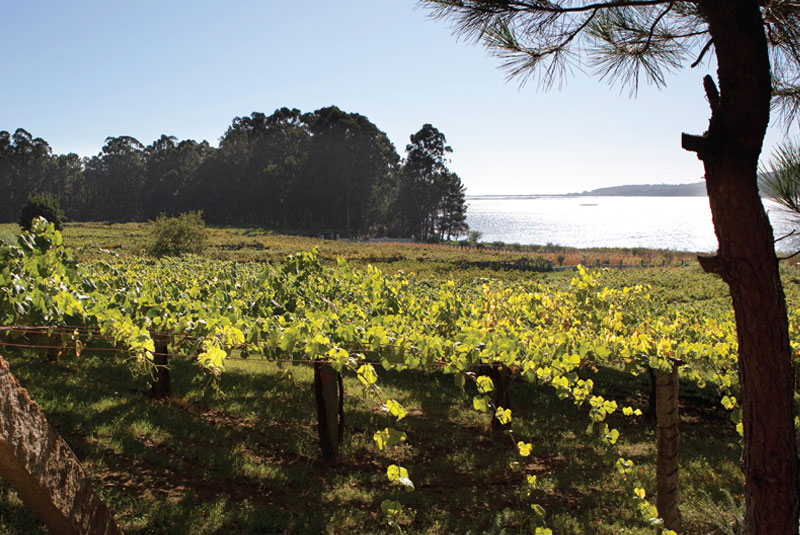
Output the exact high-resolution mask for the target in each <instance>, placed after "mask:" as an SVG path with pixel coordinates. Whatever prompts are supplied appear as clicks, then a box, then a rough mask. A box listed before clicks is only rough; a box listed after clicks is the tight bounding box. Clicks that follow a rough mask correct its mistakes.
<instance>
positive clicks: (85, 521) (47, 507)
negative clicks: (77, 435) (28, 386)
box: [0, 358, 122, 535]
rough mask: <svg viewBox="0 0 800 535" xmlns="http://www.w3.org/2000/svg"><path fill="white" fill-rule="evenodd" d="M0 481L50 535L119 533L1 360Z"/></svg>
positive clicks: (76, 463) (65, 448)
mask: <svg viewBox="0 0 800 535" xmlns="http://www.w3.org/2000/svg"><path fill="white" fill-rule="evenodd" d="M0 477H2V478H3V479H5V480H6V481H8V483H9V484H10V485H11V487H13V488H14V489H15V490H16V491H17V494H18V495H19V497H20V499H21V500H22V502H23V503H24V504H25V506H26V507H27V508H28V509H30V510H31V511H32V512H33V513H34V514H35V515H36V516H37V517H39V519H40V520H41V521H42V522H43V523H44V524H45V525H46V526H47V528H48V529H49V530H50V531H51V532H52V533H56V534H63V535H121V534H122V531H121V530H120V529H119V528H118V527H117V525H116V523H115V522H114V518H113V517H112V515H111V513H110V512H109V510H108V508H107V507H106V506H105V504H104V503H103V502H102V501H101V500H100V498H98V496H97V494H96V493H95V492H94V488H93V485H92V481H91V480H90V478H89V477H88V476H87V474H86V472H85V471H84V470H83V467H82V466H81V464H80V462H79V461H78V459H77V458H76V457H75V454H74V453H73V452H72V450H71V449H70V447H69V446H68V445H67V443H66V442H64V439H63V438H61V435H59V434H58V433H57V432H56V430H55V428H53V426H51V425H50V424H49V423H48V422H47V419H46V418H45V416H44V413H43V412H42V410H41V408H39V406H38V405H37V404H36V402H35V401H33V400H32V399H31V398H30V397H29V395H28V392H27V391H26V390H25V389H24V388H22V387H21V386H20V385H19V383H18V382H17V380H16V378H14V376H13V375H12V374H11V371H10V369H9V367H8V364H7V363H6V361H5V360H3V359H2V358H0Z"/></svg>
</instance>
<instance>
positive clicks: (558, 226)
mask: <svg viewBox="0 0 800 535" xmlns="http://www.w3.org/2000/svg"><path fill="white" fill-rule="evenodd" d="M467 204H468V206H469V208H468V210H467V224H468V225H469V227H470V230H477V231H480V232H481V233H482V234H483V236H482V238H481V241H484V242H493V241H502V242H505V243H521V244H529V245H545V244H547V243H552V244H557V245H564V246H568V247H579V248H588V247H647V248H653V249H672V250H678V251H696V252H713V251H715V250H716V249H717V238H716V236H715V235H714V227H713V225H712V223H711V209H710V207H709V205H708V198H706V197H582V196H581V197H578V196H563V197H561V196H546V197H533V196H525V197H513V196H511V197H496V196H480V197H479V196H475V197H467ZM764 206H765V208H766V209H767V213H768V214H769V218H770V221H771V222H772V227H773V232H774V234H775V236H776V237H780V236H784V235H786V234H788V233H789V232H791V231H792V229H793V228H797V227H798V226H799V225H797V224H795V223H793V222H792V220H791V218H790V217H789V216H788V215H787V214H786V212H784V211H783V210H782V209H781V208H780V207H779V206H778V205H777V204H775V203H773V202H771V201H764ZM776 249H777V250H778V251H780V252H795V251H796V250H798V249H800V236H791V237H790V238H788V239H785V240H781V241H779V242H778V243H777V244H776Z"/></svg>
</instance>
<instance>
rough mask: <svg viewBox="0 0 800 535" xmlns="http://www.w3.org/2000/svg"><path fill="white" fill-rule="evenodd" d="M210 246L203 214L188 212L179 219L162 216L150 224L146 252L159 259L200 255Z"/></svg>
mask: <svg viewBox="0 0 800 535" xmlns="http://www.w3.org/2000/svg"><path fill="white" fill-rule="evenodd" d="M207 245H208V232H207V231H206V224H205V222H204V221H203V214H202V212H187V213H183V214H180V215H179V216H178V217H166V216H165V215H164V214H161V215H160V216H158V218H156V220H155V221H153V222H152V223H151V224H150V235H149V237H148V241H147V244H146V246H145V251H146V252H147V254H149V255H152V256H157V257H162V256H181V255H183V254H187V253H193V254H200V253H202V252H203V251H204V250H205V248H206V246H207Z"/></svg>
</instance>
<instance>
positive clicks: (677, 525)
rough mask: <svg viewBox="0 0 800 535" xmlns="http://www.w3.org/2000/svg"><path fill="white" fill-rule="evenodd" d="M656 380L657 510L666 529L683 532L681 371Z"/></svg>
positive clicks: (659, 375) (659, 374)
mask: <svg viewBox="0 0 800 535" xmlns="http://www.w3.org/2000/svg"><path fill="white" fill-rule="evenodd" d="M655 377H656V422H657V424H656V425H657V428H656V456H657V460H656V508H657V509H658V516H660V517H661V518H662V519H663V520H664V527H665V528H667V529H671V530H673V531H677V532H680V529H681V514H680V510H679V508H678V505H679V499H678V495H679V492H680V473H679V471H678V468H679V467H678V446H679V443H680V428H679V424H680V413H679V412H678V410H679V406H678V368H677V366H674V367H673V369H672V371H671V372H665V371H662V370H657V371H656V372H655Z"/></svg>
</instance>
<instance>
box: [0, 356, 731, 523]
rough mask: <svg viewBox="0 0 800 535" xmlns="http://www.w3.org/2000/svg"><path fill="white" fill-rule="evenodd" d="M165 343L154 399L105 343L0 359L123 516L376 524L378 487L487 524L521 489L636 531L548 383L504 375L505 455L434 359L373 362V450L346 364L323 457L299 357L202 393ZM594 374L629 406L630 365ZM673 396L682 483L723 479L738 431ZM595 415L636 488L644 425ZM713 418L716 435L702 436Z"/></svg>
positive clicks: (502, 514)
mask: <svg viewBox="0 0 800 535" xmlns="http://www.w3.org/2000/svg"><path fill="white" fill-rule="evenodd" d="M173 360H174V362H172V363H171V365H172V382H173V397H172V398H171V399H169V400H165V401H155V400H151V399H150V398H149V397H148V396H147V395H146V391H147V388H148V378H147V377H146V376H144V377H142V376H137V375H135V374H133V373H132V372H131V370H130V369H129V368H128V367H125V366H124V365H121V364H120V363H119V362H118V361H116V360H115V359H112V358H107V357H92V356H88V357H85V358H82V359H81V360H80V361H75V360H72V361H66V365H57V364H55V365H54V364H53V363H48V362H43V361H41V360H38V359H36V358H33V357H21V356H17V357H15V358H12V359H11V362H12V369H13V371H14V373H15V374H16V375H17V376H18V378H19V379H20V381H21V382H22V383H23V385H25V386H26V387H27V388H29V389H30V391H31V393H32V395H33V396H34V399H36V400H37V401H38V402H39V403H40V404H41V405H42V407H43V408H44V409H45V411H46V413H47V414H48V418H49V419H50V420H51V421H52V422H53V423H54V424H55V425H56V426H57V427H58V428H59V430H60V432H61V433H62V434H63V435H64V436H65V438H66V439H67V441H68V442H69V443H70V445H71V446H72V447H73V448H74V449H75V451H76V453H77V454H78V455H79V456H80V457H81V459H82V460H83V462H84V465H85V466H86V468H87V470H88V471H89V473H91V474H92V476H93V477H94V478H95V480H96V481H97V483H98V489H99V491H100V493H101V495H102V496H103V498H104V499H105V500H106V501H107V502H108V503H109V505H110V506H111V508H112V510H113V511H114V512H115V514H116V516H117V519H118V521H119V522H120V523H121V524H122V526H123V527H124V529H125V531H126V532H127V533H132V534H136V533H141V534H145V533H147V534H149V533H153V534H156V533H175V534H178V533H181V534H182V533H217V532H236V533H363V532H370V533H389V532H390V531H391V530H389V528H388V527H387V526H386V523H385V521H384V520H383V518H382V515H381V513H380V503H381V501H382V500H384V499H395V498H396V499H399V500H400V501H401V502H402V503H403V505H404V507H405V512H404V513H403V515H402V516H401V518H400V523H401V525H402V526H403V529H404V530H405V531H406V532H407V533H431V534H436V533H441V534H444V533H466V532H472V533H483V532H486V531H487V530H491V529H494V528H497V529H499V528H498V526H499V525H500V524H502V526H501V527H506V528H510V529H512V532H514V533H527V532H530V531H533V527H534V525H535V524H534V519H533V518H532V516H531V513H530V511H531V509H530V504H531V503H533V502H537V503H540V504H541V505H542V506H544V507H545V509H546V510H547V511H548V519H550V527H553V528H560V529H561V530H566V531H568V532H573V533H587V534H588V533H604V532H607V533H612V532H614V529H616V528H615V526H618V525H620V524H619V523H620V522H622V525H624V526H627V527H628V529H630V527H631V526H633V527H634V528H636V527H637V526H640V527H641V529H642V531H641V532H642V533H644V532H647V530H646V528H645V527H644V526H643V525H642V524H641V522H640V521H638V520H637V519H636V518H635V510H634V508H633V507H632V506H631V505H630V504H629V503H628V502H629V498H630V496H629V489H628V487H627V486H626V484H625V483H624V482H623V481H622V479H621V477H619V476H617V475H615V474H614V473H613V461H614V459H609V458H607V457H604V456H603V451H602V449H600V448H598V447H597V446H596V445H595V442H594V441H592V440H589V439H588V438H587V436H586V433H585V429H586V425H587V424H588V418H587V416H586V411H585V409H582V408H578V407H575V406H574V405H573V404H572V403H571V402H570V401H568V400H560V399H558V398H557V397H555V396H554V395H553V391H552V389H551V388H550V387H547V386H537V385H532V384H527V383H524V382H522V381H516V382H515V383H514V385H513V387H512V409H513V411H514V425H513V430H514V438H513V440H524V441H526V442H531V443H532V444H533V454H532V455H531V456H530V457H527V458H520V457H519V456H518V455H517V454H516V448H515V446H514V442H513V440H512V439H511V437H506V438H501V439H500V440H497V439H494V438H493V437H492V436H491V433H490V431H489V423H490V422H489V418H488V416H486V415H481V414H479V413H476V412H475V411H474V410H472V407H471V405H472V403H471V398H472V394H473V393H474V392H472V391H471V390H470V388H473V389H474V386H468V387H467V391H466V393H462V392H461V390H460V389H459V388H457V387H456V386H455V384H454V381H453V378H452V376H448V375H445V374H442V373H440V372H429V373H422V372H419V373H417V372H414V371H405V372H387V371H382V370H380V371H379V375H380V382H379V384H380V385H381V388H382V389H383V394H384V396H385V398H392V399H397V400H398V401H400V402H401V404H403V406H405V407H406V408H408V409H409V415H408V416H407V417H406V418H405V419H403V420H402V421H401V422H399V423H397V424H396V427H398V428H399V429H400V430H402V431H403V432H405V433H406V434H407V437H408V439H407V443H406V445H403V446H401V447H399V448H397V449H395V450H393V451H387V452H379V451H377V449H376V448H375V446H374V442H373V440H372V435H373V433H374V432H375V431H377V430H379V429H382V428H383V427H386V426H387V425H391V422H390V421H389V419H388V418H387V416H386V415H385V414H384V413H383V412H382V411H381V410H380V404H379V403H378V402H376V401H374V400H371V399H364V396H363V395H362V389H361V387H360V385H359V382H358V380H357V379H356V378H354V377H346V378H345V390H346V400H345V411H346V422H347V430H346V435H345V441H344V443H343V445H342V450H341V456H340V459H339V460H338V461H337V463H336V464H334V465H326V464H324V463H322V462H320V461H319V460H318V448H317V443H316V427H315V425H316V422H315V404H314V398H313V391H312V388H311V380H312V373H311V369H310V367H308V366H302V365H298V366H294V367H287V369H290V370H291V372H292V376H293V378H292V379H291V381H288V380H287V379H286V377H285V375H284V374H282V373H281V370H279V369H278V368H277V367H276V366H275V365H274V364H272V363H268V362H265V361H256V360H249V361H244V362H237V363H234V362H231V363H230V365H229V369H228V370H227V371H226V372H225V374H224V375H223V378H222V380H221V383H220V386H221V389H222V394H215V393H214V392H213V390H212V389H210V388H207V381H208V378H207V377H206V376H204V375H202V374H201V373H200V372H199V371H198V370H197V368H196V366H194V365H193V364H191V363H190V362H187V361H181V360H178V359H173ZM594 380H595V383H596V385H597V387H596V390H597V391H598V392H601V393H604V394H608V395H611V394H614V395H619V397H618V399H619V400H620V402H624V403H625V404H630V405H633V406H637V407H641V408H642V409H644V408H645V406H646V392H647V385H646V383H645V382H641V383H634V382H633V381H632V380H631V378H630V376H628V375H623V374H617V373H616V372H613V371H606V370H601V371H600V373H598V374H596V376H595V377H594ZM687 391H688V390H687ZM687 409H689V410H688V411H687V414H689V420H690V422H688V423H687V424H685V425H683V429H682V433H683V436H682V448H681V462H682V465H685V466H686V467H687V468H686V469H685V470H684V472H685V474H686V475H685V478H684V481H683V483H682V485H683V486H684V488H686V489H688V490H687V491H686V492H685V494H684V496H688V497H693V496H696V495H697V496H699V495H703V493H706V494H708V493H712V492H713V491H714V489H715V488H716V489H719V488H732V489H737V488H738V487H737V485H739V484H740V483H739V481H740V478H741V475H740V474H739V473H738V472H737V467H736V462H737V460H738V451H737V446H738V441H737V440H736V437H735V436H728V435H727V434H726V432H725V431H724V429H727V428H728V427H730V425H727V427H726V420H724V417H725V415H724V414H722V415H719V414H717V413H718V411H717V409H716V408H713V407H712V408H707V407H705V406H704V405H703V404H702V403H700V402H696V401H690V404H689V406H688V407H687ZM692 411H696V412H697V411H699V412H697V414H695V413H693V412H692ZM609 424H610V425H612V426H614V427H618V428H619V430H620V432H621V434H622V438H621V446H620V447H621V449H622V450H623V453H624V454H625V456H626V457H628V458H632V459H634V461H635V462H636V463H637V469H640V470H641V471H639V472H636V473H635V475H636V477H638V478H639V479H641V480H642V481H643V484H644V486H645V488H646V489H647V490H648V493H649V494H651V495H652V493H653V492H654V481H655V475H654V468H653V466H654V455H655V452H654V448H653V443H654V433H653V430H652V425H651V424H649V423H648V422H646V421H644V420H643V419H627V418H625V419H623V418H622V417H618V418H617V417H616V415H612V418H610V419H609ZM720 429H723V431H720ZM711 433H714V434H715V435H717V436H721V438H722V442H715V443H711V442H710V441H708V440H707V437H708V435H709V434H711ZM720 444H721V445H720ZM512 461H519V462H520V464H519V466H518V469H517V470H512V469H509V463H510V462H512ZM392 463H396V464H400V465H402V466H405V467H407V468H408V469H409V472H410V475H411V478H412V480H413V481H414V483H415V485H416V490H415V491H414V492H413V493H408V494H406V493H397V492H395V491H394V490H392V488H391V487H390V486H389V484H388V481H387V480H386V476H385V470H386V466H387V465H388V464H392ZM528 474H533V475H536V476H537V477H538V478H539V481H540V488H539V489H538V490H536V491H534V493H533V495H532V496H530V497H528V496H526V495H525V494H524V492H523V491H524V488H525V476H526V475H528ZM682 475H683V474H682ZM737 478H738V479H737ZM684 501H686V500H684ZM688 505H689V504H688V503H687V506H688ZM0 508H6V509H8V510H9V511H10V513H9V516H8V517H7V518H13V520H9V521H8V523H7V524H6V526H5V527H4V528H0V534H2V535H5V534H9V535H11V534H14V535H16V534H21V533H31V532H36V531H35V529H33V530H32V529H31V527H30V524H31V519H30V517H29V516H28V517H26V516H25V514H24V511H23V510H21V508H20V507H19V506H14V504H13V500H11V499H2V497H0ZM4 510H5V509H4ZM689 516H690V517H693V516H699V515H692V514H690V515H689ZM4 518H5V517H4ZM598 519H602V522H601V523H600V524H598ZM0 526H2V524H0ZM697 527H698V528H702V527H703V526H697ZM637 529H638V528H637ZM637 529H633V530H631V531H629V532H630V533H637V532H639V531H637ZM706 531H708V530H706Z"/></svg>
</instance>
